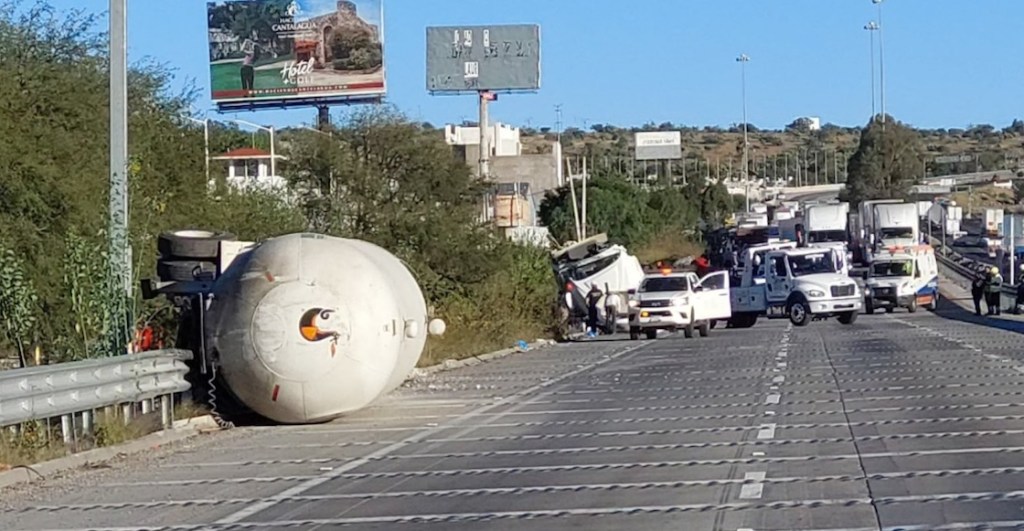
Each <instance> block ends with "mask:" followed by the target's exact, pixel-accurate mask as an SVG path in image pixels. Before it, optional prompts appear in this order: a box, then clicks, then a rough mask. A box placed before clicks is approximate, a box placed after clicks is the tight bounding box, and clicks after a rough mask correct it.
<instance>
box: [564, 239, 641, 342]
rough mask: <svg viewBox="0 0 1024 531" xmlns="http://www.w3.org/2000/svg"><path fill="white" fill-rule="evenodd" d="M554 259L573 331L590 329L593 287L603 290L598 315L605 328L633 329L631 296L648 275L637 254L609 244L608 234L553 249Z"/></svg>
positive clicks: (615, 329) (612, 329) (613, 329)
mask: <svg viewBox="0 0 1024 531" xmlns="http://www.w3.org/2000/svg"><path fill="white" fill-rule="evenodd" d="M551 261H552V267H553V269H554V273H555V278H556V279H557V280H558V284H559V289H560V294H559V295H560V300H561V302H560V308H561V310H562V312H563V317H565V318H566V319H567V321H568V325H569V332H570V333H579V332H583V331H585V330H586V322H587V310H588V306H587V293H588V292H590V289H591V287H592V286H597V287H598V289H600V290H601V292H602V293H603V295H602V297H601V300H600V302H599V304H598V311H597V314H598V321H599V322H600V323H603V324H604V328H605V330H606V331H607V332H617V331H622V332H625V331H628V330H629V299H630V297H631V295H632V294H633V293H635V292H636V290H637V288H639V287H640V283H641V282H642V281H643V279H644V274H645V273H644V268H643V266H642V265H640V260H638V259H637V257H635V256H633V255H631V254H629V251H627V250H626V248H625V247H623V246H621V245H617V244H609V243H608V235H607V234H598V235H596V236H593V237H590V238H587V239H585V240H583V241H580V242H575V243H570V244H569V245H567V246H565V247H563V248H561V249H557V250H555V251H552V252H551ZM609 295H615V296H614V297H609Z"/></svg>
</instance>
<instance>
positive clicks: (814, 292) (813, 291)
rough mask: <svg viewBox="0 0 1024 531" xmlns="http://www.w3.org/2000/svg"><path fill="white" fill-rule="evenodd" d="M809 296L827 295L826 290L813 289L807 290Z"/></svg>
mask: <svg viewBox="0 0 1024 531" xmlns="http://www.w3.org/2000/svg"><path fill="white" fill-rule="evenodd" d="M807 296H808V297H824V296H825V292H824V291H821V290H820V289H811V290H807Z"/></svg>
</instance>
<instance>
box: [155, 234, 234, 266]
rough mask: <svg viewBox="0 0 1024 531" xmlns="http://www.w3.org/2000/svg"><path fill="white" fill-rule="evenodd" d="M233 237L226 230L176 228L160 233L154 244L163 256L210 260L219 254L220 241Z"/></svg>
mask: <svg viewBox="0 0 1024 531" xmlns="http://www.w3.org/2000/svg"><path fill="white" fill-rule="evenodd" d="M234 238H235V236H234V235H233V234H229V233H227V232H211V231H206V230H176V231H169V232H165V233H163V234H161V235H160V237H159V238H157V242H156V246H157V250H158V251H159V252H160V255H161V256H162V257H163V258H186V259H187V258H191V259H196V260H212V259H215V258H217V257H218V256H219V255H220V242H221V241H223V240H232V239H234Z"/></svg>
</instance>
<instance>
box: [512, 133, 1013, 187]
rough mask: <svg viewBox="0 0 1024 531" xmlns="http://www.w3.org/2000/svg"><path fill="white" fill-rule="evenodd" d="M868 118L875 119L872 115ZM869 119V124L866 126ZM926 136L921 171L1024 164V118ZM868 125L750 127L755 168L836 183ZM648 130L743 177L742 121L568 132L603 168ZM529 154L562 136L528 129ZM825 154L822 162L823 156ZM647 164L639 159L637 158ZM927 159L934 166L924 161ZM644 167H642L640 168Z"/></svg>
mask: <svg viewBox="0 0 1024 531" xmlns="http://www.w3.org/2000/svg"><path fill="white" fill-rule="evenodd" d="M866 121H867V120H866ZM865 125H866V124H865ZM907 127H908V128H909V129H910V130H911V131H913V134H914V135H916V136H917V137H918V138H919V140H920V141H921V146H922V152H921V156H920V157H919V159H918V166H917V167H918V174H919V175H920V174H921V173H922V172H924V171H927V175H929V176H934V175H949V174H956V173H968V172H974V171H993V170H1017V169H1021V168H1022V167H1024V121H1022V120H1013V122H1012V123H1011V124H1009V125H1007V126H1006V127H1003V128H1002V129H999V128H996V127H995V126H992V125H972V126H969V127H967V128H963V129H959V128H952V129H914V128H913V127H912V125H910V124H907ZM862 130H863V127H840V126H836V125H833V124H825V125H823V126H822V128H821V129H820V130H818V131H809V130H808V129H807V127H806V123H804V122H803V121H801V120H797V121H795V122H793V123H792V124H790V125H789V126H788V127H787V128H785V129H784V130H762V129H759V128H757V127H756V126H754V125H752V124H750V125H748V132H747V136H748V139H749V142H750V148H749V156H750V161H751V162H750V164H751V169H752V171H754V172H756V173H758V174H759V175H767V176H769V177H771V178H774V175H773V174H774V171H775V167H776V165H778V167H779V176H780V177H781V176H782V175H783V173H784V169H783V168H785V167H786V164H787V156H788V167H789V170H790V171H789V175H790V176H795V175H796V174H797V170H796V168H797V167H799V168H801V170H802V171H804V172H808V174H809V176H810V178H811V180H813V178H814V175H815V171H816V170H817V172H818V175H819V178H820V179H822V182H824V178H825V175H826V173H827V174H828V176H829V179H828V182H833V180H832V175H834V173H835V172H836V169H837V168H838V174H839V176H840V181H842V180H843V179H842V177H843V176H844V175H845V173H846V168H847V163H848V159H849V157H850V156H852V155H853V153H854V152H855V151H856V149H857V146H858V144H859V142H860V136H861V132H862ZM640 131H680V132H681V136H682V145H683V155H684V157H685V158H686V159H688V160H689V162H688V168H687V169H688V171H690V172H695V171H696V170H697V168H698V167H699V168H700V171H701V172H702V173H706V172H707V169H708V168H707V165H708V164H710V172H711V175H712V176H714V175H716V172H718V171H721V174H722V175H723V176H727V175H728V173H727V169H728V167H729V165H730V163H731V166H732V168H733V175H734V176H739V167H740V165H741V164H742V162H741V161H742V157H743V131H742V127H741V126H733V127H731V128H729V129H721V128H715V127H706V128H694V127H686V126H681V125H678V124H671V123H664V124H657V125H656V124H645V125H643V126H641V127H620V126H614V125H604V124H598V125H594V126H592V127H591V128H590V130H588V131H584V130H581V129H576V128H569V129H566V130H565V131H563V132H562V143H563V146H564V151H565V152H566V153H567V154H569V155H579V156H588V157H591V158H592V160H593V163H594V164H595V165H597V166H602V165H610V166H614V167H617V168H623V169H628V168H630V164H631V162H630V161H631V159H632V158H633V152H632V147H633V141H634V134H635V133H637V132H640ZM523 133H524V140H523V143H524V152H527V153H543V152H548V151H550V149H551V142H554V141H555V140H556V139H557V135H556V134H555V133H554V132H552V131H550V130H548V129H547V128H545V129H542V130H537V129H525V130H524V131H523ZM816 155H817V162H815V156H816ZM943 155H970V156H971V157H972V160H971V161H969V162H957V163H942V164H939V163H936V162H935V158H936V157H941V156H943ZM637 164H639V163H637ZM922 164H925V165H926V166H922ZM676 166H677V168H676V169H675V170H674V173H675V174H681V172H682V169H681V164H680V163H678V162H677V163H676ZM637 171H639V170H637Z"/></svg>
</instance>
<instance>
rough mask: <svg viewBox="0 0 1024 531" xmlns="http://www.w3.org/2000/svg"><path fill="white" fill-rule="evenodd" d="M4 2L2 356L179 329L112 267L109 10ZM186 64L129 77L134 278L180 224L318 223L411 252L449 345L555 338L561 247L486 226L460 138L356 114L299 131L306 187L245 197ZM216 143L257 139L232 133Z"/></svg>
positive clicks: (162, 305)
mask: <svg viewBox="0 0 1024 531" xmlns="http://www.w3.org/2000/svg"><path fill="white" fill-rule="evenodd" d="M0 7H2V8H3V9H0V69H2V70H3V71H4V72H7V73H8V74H7V75H5V76H0V101H3V102H4V103H3V105H0V138H3V139H4V142H2V143H0V257H3V260H2V261H0V353H2V354H5V355H6V357H14V358H19V359H20V360H22V361H23V362H28V363H32V362H33V359H32V358H34V357H37V356H38V357H39V358H40V360H41V361H42V362H44V363H46V362H59V361H67V360H75V359H82V358H87V357H98V356H108V355H114V354H118V353H122V352H124V349H125V348H127V345H123V344H111V342H110V338H111V337H123V335H119V334H118V333H117V332H118V331H119V330H120V329H121V328H124V327H128V328H131V329H132V330H135V329H138V328H139V327H141V326H143V325H146V324H156V325H159V328H160V329H162V330H163V331H164V334H165V336H166V337H167V338H171V337H173V328H174V316H173V313H172V311H171V309H170V308H169V306H168V304H167V302H166V301H162V300H160V299H155V300H150V301H142V300H141V298H140V296H139V294H138V291H139V290H138V288H137V287H136V295H135V297H134V300H133V301H131V304H130V308H131V311H130V314H129V315H119V314H118V311H117V308H118V305H117V304H115V303H114V302H115V298H116V295H115V293H116V290H115V289H114V287H113V286H112V285H111V284H112V282H111V280H110V276H109V274H108V268H107V255H106V252H107V245H106V227H107V197H108V178H109V177H108V175H109V170H108V167H109V159H108V153H109V149H108V147H109V144H108V138H109V136H108V101H107V94H108V92H107V84H108V78H107V68H106V65H107V51H106V44H105V41H104V39H103V37H102V35H100V34H99V33H98V32H97V27H98V26H97V22H98V19H97V17H96V16H95V15H93V14H90V13H88V12H85V11H84V10H75V11H72V12H69V13H67V14H63V15H62V14H58V13H57V12H56V11H55V10H53V9H52V8H51V7H49V6H47V5H46V4H43V3H36V4H25V3H22V2H19V1H11V2H6V3H4V4H3V5H2V6H0ZM171 80H172V74H171V72H170V71H169V69H167V68H165V67H163V66H161V65H155V64H149V63H143V64H135V65H133V67H132V68H131V72H130V78H129V108H130V123H129V153H130V166H129V172H128V173H129V180H130V194H131V196H130V210H131V212H130V222H129V223H130V227H129V232H130V240H131V247H132V259H133V269H134V277H135V278H136V279H139V278H144V277H149V276H153V274H154V273H155V260H156V255H157V251H156V237H157V235H158V234H160V233H161V232H162V231H166V230H171V229H181V228H207V229H210V228H212V229H217V230H223V231H228V232H231V233H233V234H235V235H236V236H237V237H239V238H240V239H243V240H256V241H258V240H261V239H265V238H268V237H273V236H275V235H281V234H286V233H291V232H300V231H316V232H320V233H324V234H330V235H336V236H341V237H351V238H360V239H365V240H368V241H371V242H373V243H376V244H379V245H381V246H383V247H385V248H386V249H388V250H390V251H392V252H394V253H395V254H397V255H398V256H399V257H400V258H402V259H403V260H404V261H405V262H406V264H408V266H409V267H410V269H411V270H412V271H413V273H414V275H415V276H416V277H417V279H418V280H419V281H420V283H421V285H422V286H423V288H424V291H425V294H426V295H427V297H428V300H429V301H430V303H431V304H432V305H433V307H434V312H435V313H436V314H437V315H438V316H441V317H443V318H445V319H446V320H447V321H448V322H449V332H448V333H447V334H446V336H445V338H444V339H442V340H441V341H440V342H438V343H432V344H431V347H430V348H431V352H432V353H434V352H436V353H440V354H443V355H466V354H472V353H478V352H479V351H481V350H486V349H490V348H493V347H495V346H507V345H509V344H512V342H513V341H514V340H516V339H533V338H535V337H538V336H539V335H542V334H545V333H546V332H547V328H548V327H549V326H550V323H551V315H552V314H553V301H555V300H556V297H555V292H554V283H553V279H552V276H551V272H550V265H549V263H548V258H547V256H546V254H545V253H544V252H543V251H541V250H539V249H534V248H525V247H520V246H516V245H513V244H511V243H509V242H507V241H506V240H505V239H504V238H502V237H501V236H500V235H498V234H496V233H494V232H493V231H492V230H491V229H489V228H488V227H487V226H485V225H483V224H482V223H480V222H479V220H478V219H477V208H478V204H479V203H478V198H479V193H480V191H481V190H482V188H483V184H482V183H480V182H479V181H477V180H476V179H474V178H473V177H471V174H470V171H469V168H468V167H467V166H466V165H465V164H461V163H457V162H456V161H455V159H454V157H452V155H451V153H450V151H449V150H448V146H446V145H445V144H444V141H443V137H441V136H440V135H437V134H436V132H433V131H429V130H427V129H425V128H424V127H423V126H422V124H418V123H415V122H413V121H410V120H409V119H407V118H406V117H405V116H403V115H402V114H401V113H399V112H397V111H395V110H394V109H388V108H374V109H368V110H366V111H364V112H361V113H357V114H356V115H354V116H353V117H351V118H350V119H348V120H345V121H342V122H341V123H339V124H338V125H337V127H335V128H334V129H333V131H332V135H333V136H332V137H328V136H326V135H318V134H316V133H313V132H307V134H302V133H300V132H297V131H296V132H292V134H290V135H288V136H287V137H286V138H283V139H282V140H281V147H282V149H281V151H282V153H283V154H285V155H286V156H287V157H288V158H289V159H290V160H289V162H288V163H287V164H286V165H284V167H283V168H282V171H281V172H280V173H282V174H283V175H284V176H285V177H286V178H287V179H288V180H289V183H290V185H291V187H292V190H293V191H294V193H292V194H291V196H292V197H291V198H290V200H287V201H285V200H282V198H281V197H279V196H278V195H277V194H272V193H265V192H258V191H251V192H240V191H237V190H234V189H232V188H230V187H227V186H225V185H224V183H223V181H220V182H219V184H218V185H217V187H216V188H215V189H214V190H212V191H211V190H210V189H209V188H208V186H207V185H208V183H207V181H206V177H205V158H204V143H203V131H202V129H201V128H197V127H195V124H194V123H192V122H191V121H190V120H189V119H188V117H189V116H190V112H191V111H190V109H191V107H192V105H193V103H194V102H195V101H196V93H195V91H194V90H185V91H181V92H175V91H172V90H171V88H170V87H171ZM215 128H216V130H215V134H213V135H212V138H211V140H212V142H211V144H212V145H211V151H213V152H217V151H225V150H227V149H229V148H230V147H239V145H238V144H239V143H244V144H248V143H249V135H248V134H246V133H243V132H241V131H238V130H237V129H233V128H230V127H224V126H216V125H215Z"/></svg>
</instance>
